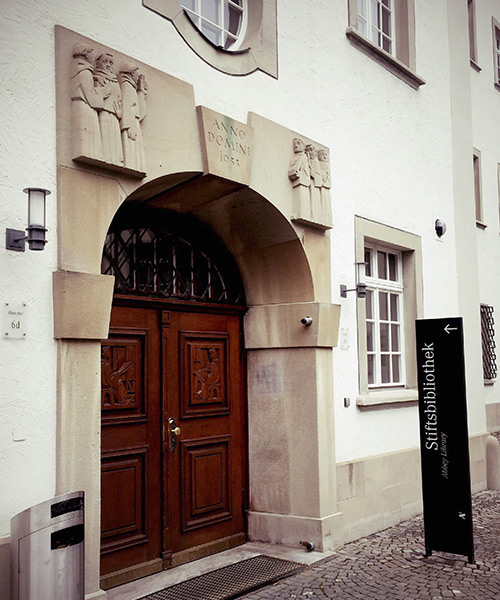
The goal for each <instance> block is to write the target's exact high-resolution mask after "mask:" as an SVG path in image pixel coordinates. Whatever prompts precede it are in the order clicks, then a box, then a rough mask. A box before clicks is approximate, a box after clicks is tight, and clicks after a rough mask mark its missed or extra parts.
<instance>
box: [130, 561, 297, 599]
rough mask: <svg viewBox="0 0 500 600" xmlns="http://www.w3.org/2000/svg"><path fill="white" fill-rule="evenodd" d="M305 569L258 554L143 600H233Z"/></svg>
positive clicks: (292, 563) (145, 597)
mask: <svg viewBox="0 0 500 600" xmlns="http://www.w3.org/2000/svg"><path fill="white" fill-rule="evenodd" d="M304 568H305V565H302V564H300V563H295V562H290V561H289V560H283V559H281V558H274V557H272V556H263V555H259V556H255V557H253V558H248V559H246V560H243V561H241V562H238V563H235V564H233V565H229V566H227V567H222V568H221V569H216V570H215V571H210V573H205V574H204V575H200V576H198V577H194V578H193V579H188V580H187V581H184V582H183V583H178V584H176V585H173V586H171V587H168V588H166V589H164V590H161V591H159V592H155V593H154V594H150V595H149V596H144V597H143V598H141V600H230V599H231V598H238V597H239V596H242V595H243V594H247V593H248V592H251V591H252V590H256V589H258V588H260V587H262V586H264V585H269V584H270V583H273V582H274V581H277V580H279V579H282V578H283V577H288V576H290V575H293V574H294V573H298V572H299V571H302V570H303V569H304Z"/></svg>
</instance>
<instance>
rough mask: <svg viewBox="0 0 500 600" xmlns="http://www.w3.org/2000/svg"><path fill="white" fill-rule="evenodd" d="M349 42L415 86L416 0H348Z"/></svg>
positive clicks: (419, 81)
mask: <svg viewBox="0 0 500 600" xmlns="http://www.w3.org/2000/svg"><path fill="white" fill-rule="evenodd" d="M348 3H349V27H348V28H347V31H346V35H347V36H348V37H349V39H350V41H351V43H352V44H353V45H355V46H357V47H358V48H359V49H360V50H362V51H363V52H365V54H368V55H370V56H373V57H374V58H375V59H376V61H377V63H379V64H380V65H382V66H383V67H385V68H386V69H387V70H388V71H391V72H392V73H394V74H395V75H397V76H398V77H399V78H400V79H402V80H403V81H406V83H408V84H409V85H411V86H412V87H414V88H415V89H418V87H419V86H421V85H423V84H424V83H425V81H424V80H423V79H422V78H421V77H420V76H419V75H417V73H416V72H415V62H416V60H415V57H416V45H415V0H348Z"/></svg>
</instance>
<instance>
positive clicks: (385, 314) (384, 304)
mask: <svg viewBox="0 0 500 600" xmlns="http://www.w3.org/2000/svg"><path fill="white" fill-rule="evenodd" d="M388 296H389V294H387V293H386V292H379V295H378V301H379V314H380V319H381V320H382V321H388V320H389V306H388Z"/></svg>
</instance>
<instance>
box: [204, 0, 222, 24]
mask: <svg viewBox="0 0 500 600" xmlns="http://www.w3.org/2000/svg"><path fill="white" fill-rule="evenodd" d="M220 1H221V0H203V1H202V2H201V6H200V13H201V16H202V17H203V18H205V19H208V20H209V21H212V23H217V24H218V25H220V24H221V23H220V17H219V14H220V13H219V3H220Z"/></svg>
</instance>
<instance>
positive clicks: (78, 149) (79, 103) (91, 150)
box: [71, 43, 111, 160]
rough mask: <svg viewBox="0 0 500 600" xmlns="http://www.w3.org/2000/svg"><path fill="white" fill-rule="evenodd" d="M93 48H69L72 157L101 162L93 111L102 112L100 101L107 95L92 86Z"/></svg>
mask: <svg viewBox="0 0 500 600" xmlns="http://www.w3.org/2000/svg"><path fill="white" fill-rule="evenodd" d="M93 51H94V50H93V48H91V47H90V46H88V45H87V44H83V43H82V44H75V46H74V47H73V68H72V74H71V100H72V102H71V105H72V118H73V135H74V143H75V149H74V152H75V156H87V157H90V158H95V159H98V160H103V153H102V143H101V133H100V128H99V118H98V116H97V112H98V111H100V110H102V109H103V106H104V99H105V98H107V97H108V96H109V95H110V93H111V92H110V89H109V87H107V86H102V87H99V88H96V87H95V86H94V77H93V73H94V65H93V62H92V53H93Z"/></svg>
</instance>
